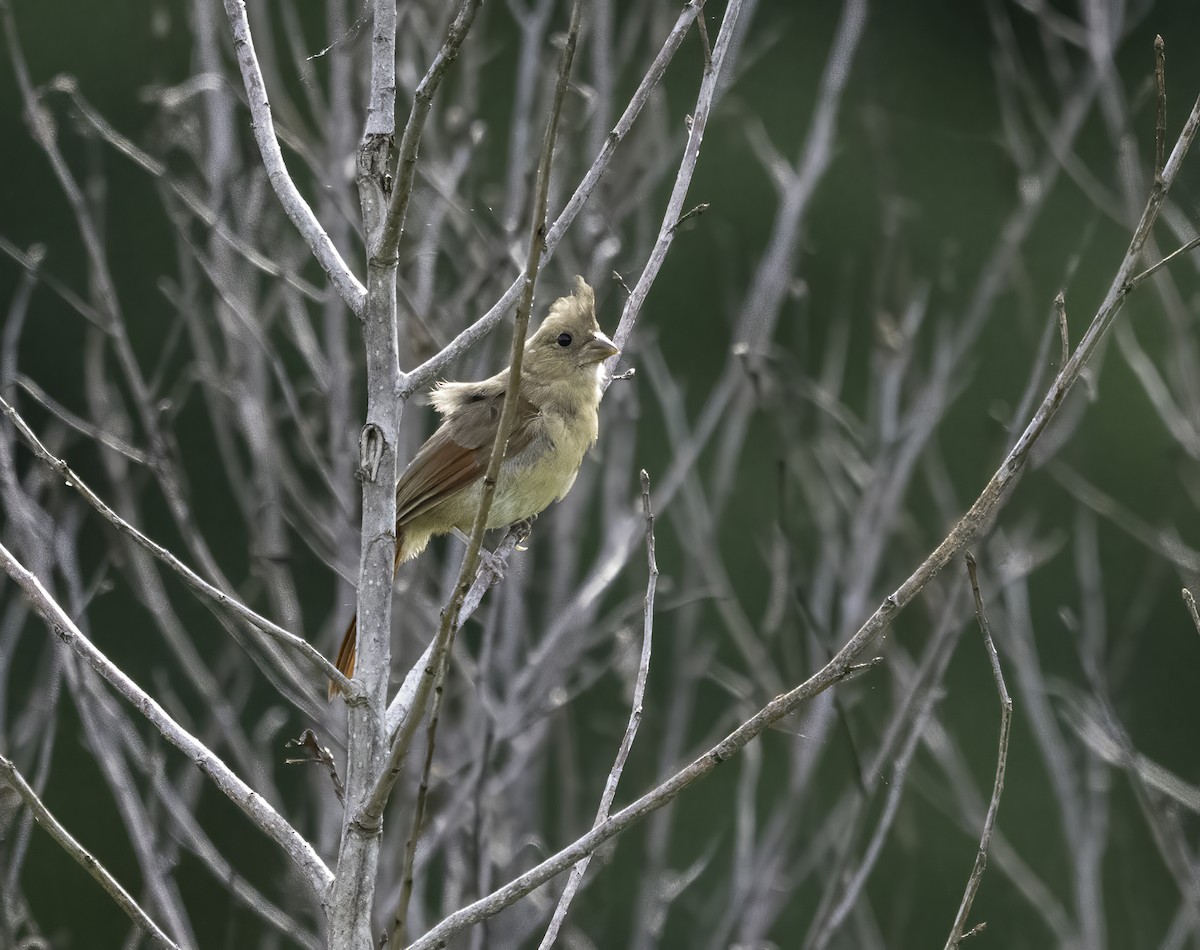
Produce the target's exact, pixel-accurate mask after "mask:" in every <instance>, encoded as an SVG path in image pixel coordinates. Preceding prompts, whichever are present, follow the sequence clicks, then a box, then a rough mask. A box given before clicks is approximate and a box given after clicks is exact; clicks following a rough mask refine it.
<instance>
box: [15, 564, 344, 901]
mask: <svg viewBox="0 0 1200 950" xmlns="http://www.w3.org/2000/svg"><path fill="white" fill-rule="evenodd" d="M0 566H2V567H3V568H4V570H5V572H6V573H7V574H8V576H9V577H11V578H12V579H13V580H14V581H16V583H17V585H18V586H19V587H20V588H21V590H23V591H24V592H25V596H26V597H27V598H28V599H29V602H30V603H31V604H32V605H33V607H34V609H35V610H37V612H38V613H39V614H40V615H41V617H42V619H43V620H45V621H46V624H47V625H48V626H49V627H50V630H51V631H52V632H53V633H54V635H55V636H56V637H58V638H59V639H60V640H61V641H62V642H63V643H65V644H66V645H67V646H68V647H70V648H71V650H73V651H74V652H75V653H76V654H78V655H79V656H80V657H82V658H83V659H84V660H85V661H86V662H87V663H88V664H89V665H90V666H91V667H92V669H94V670H95V671H96V672H97V673H99V674H100V675H101V676H102V677H104V679H105V680H107V681H108V682H109V683H110V684H111V685H112V687H113V688H114V689H116V690H117V692H119V693H120V694H121V695H122V696H124V697H125V698H126V699H127V700H128V701H129V702H131V703H132V704H133V705H134V707H136V708H137V710H138V712H140V713H141V714H142V715H143V716H145V717H146V719H147V720H148V721H149V723H150V724H151V725H152V726H154V728H155V729H157V730H158V731H159V733H161V735H162V737H163V738H164V739H166V740H167V741H168V742H169V743H171V745H173V746H175V747H176V748H177V749H179V750H180V751H181V752H183V754H184V755H186V756H187V757H188V759H189V760H191V761H192V762H193V763H194V764H195V765H196V767H197V768H198V769H200V771H201V772H203V773H204V774H205V775H207V776H208V777H209V778H210V779H212V780H213V782H214V783H215V784H216V786H217V788H219V789H220V790H221V791H222V792H223V793H224V794H225V796H226V797H227V798H229V800H230V801H232V802H233V803H234V804H235V805H237V806H238V808H240V809H241V810H242V812H243V813H244V814H245V815H246V816H247V817H248V818H249V819H250V820H251V821H252V822H253V823H254V824H255V825H256V826H257V827H258V828H260V829H261V830H262V831H263V832H264V833H265V834H266V835H267V836H268V837H269V838H271V839H272V840H273V841H275V842H276V843H277V844H278V845H279V846H280V847H281V848H283V850H284V851H285V852H287V854H288V856H289V857H290V858H291V859H292V861H293V862H294V863H295V865H296V867H297V868H298V869H299V870H300V872H301V874H302V876H303V877H304V879H305V880H306V881H307V882H308V884H309V886H310V887H311V888H312V889H313V891H314V892H315V893H316V894H317V896H318V897H320V898H322V899H323V898H324V897H325V894H326V890H327V888H328V887H329V885H330V884H332V883H333V874H332V873H330V870H329V868H328V867H326V866H325V862H324V861H322V860H321V858H320V856H319V855H318V854H317V852H316V851H315V850H313V847H312V845H310V844H309V843H308V842H307V841H306V840H305V839H304V838H303V837H302V836H301V835H300V834H299V833H298V832H297V831H296V829H295V828H293V827H292V826H291V825H290V824H289V823H288V822H287V820H286V819H285V818H284V817H283V816H282V815H280V814H279V813H278V812H277V811H275V809H274V808H272V807H271V804H270V803H269V802H268V801H267V800H266V799H265V798H263V797H262V796H261V795H259V794H258V792H256V791H254V789H252V788H251V787H250V786H249V785H247V784H246V783H245V782H243V781H242V779H241V778H240V777H238V776H237V775H236V774H235V773H234V772H233V771H232V770H230V768H229V767H228V766H227V765H226V764H225V763H224V762H222V761H221V760H220V759H219V758H217V756H216V755H215V754H214V753H213V752H212V751H211V750H210V749H209V748H208V747H207V746H205V745H204V743H202V742H201V741H200V740H199V739H197V738H196V737H195V736H193V735H192V734H191V733H190V732H188V731H187V730H186V729H184V728H183V727H182V726H181V725H179V723H177V722H176V721H175V720H174V719H172V718H171V716H169V715H168V714H167V712H166V710H164V709H163V708H162V706H160V705H159V704H158V703H157V702H155V700H154V699H152V698H151V697H150V696H149V695H148V694H147V693H145V692H144V691H143V690H142V689H141V687H139V686H138V685H137V684H136V683H134V682H133V680H131V679H130V678H129V677H128V676H126V675H125V673H124V672H123V671H122V670H121V669H120V668H119V667H117V666H116V664H114V663H113V662H112V661H111V660H110V659H109V658H108V657H107V656H105V655H104V654H103V653H101V652H100V650H99V649H98V648H97V647H96V646H95V644H93V643H92V642H91V641H90V640H89V639H88V638H87V637H85V636H84V635H83V634H82V633H81V632H80V630H79V628H78V627H77V626H75V623H74V622H73V621H72V620H71V618H70V617H68V616H67V614H66V612H65V611H64V610H63V609H62V607H61V606H59V604H58V602H57V601H56V600H55V599H54V598H53V597H52V596H51V594H50V593H49V591H47V590H46V588H45V587H43V586H42V582H41V581H40V580H38V578H37V577H36V576H35V575H34V574H33V573H31V572H30V571H29V570H27V569H26V568H25V566H24V565H23V564H22V563H21V562H20V561H18V560H17V559H16V558H15V557H14V556H13V555H12V553H11V552H10V551H9V550H8V548H6V547H4V546H3V545H0Z"/></svg>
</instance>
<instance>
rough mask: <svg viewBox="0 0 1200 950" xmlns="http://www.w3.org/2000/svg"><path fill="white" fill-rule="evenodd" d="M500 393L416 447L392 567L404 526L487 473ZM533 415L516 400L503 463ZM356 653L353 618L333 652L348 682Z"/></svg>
mask: <svg viewBox="0 0 1200 950" xmlns="http://www.w3.org/2000/svg"><path fill="white" fill-rule="evenodd" d="M503 401H504V393H503V392H501V393H499V394H498V395H495V396H489V397H487V398H485V399H481V400H479V401H478V402H468V403H467V404H466V405H465V406H464V407H463V408H462V409H460V410H459V411H458V412H456V413H455V414H454V417H453V418H452V419H449V420H447V421H446V422H444V423H443V424H442V425H441V427H440V428H439V429H438V430H437V431H436V432H435V433H434V434H433V435H431V436H430V437H429V440H428V441H427V442H426V443H425V444H424V445H423V446H421V449H420V451H419V452H417V454H416V455H414V456H413V459H412V461H411V462H409V463H408V467H407V468H405V470H404V474H402V475H401V476H400V481H399V482H398V483H397V485H396V564H397V565H399V564H400V559H401V554H402V552H403V550H404V525H406V524H408V523H409V522H410V521H412V520H413V519H414V518H416V517H418V516H419V515H422V514H424V513H425V512H427V511H429V510H430V509H432V508H433V507H434V506H436V505H437V504H438V503H439V502H442V501H444V500H445V499H447V498H449V497H450V496H451V495H453V494H454V493H455V492H456V491H461V490H462V489H464V488H467V487H469V486H470V485H471V484H472V483H473V482H474V481H476V480H477V479H480V478H483V475H484V473H485V472H486V471H487V464H488V457H489V456H490V455H491V452H492V442H493V440H494V439H495V438H496V427H497V425H498V424H499V421H500V408H501V406H502V404H503ZM537 415H538V409H537V406H535V405H534V404H533V403H531V402H530V401H529V400H527V399H525V398H524V397H521V401H520V405H519V406H518V407H517V418H516V419H515V420H514V422H513V428H512V432H511V434H510V435H509V437H508V446H507V447H506V449H505V452H504V457H505V458H506V459H507V458H512V457H513V456H514V455H518V454H520V453H521V452H522V451H524V450H525V449H526V448H528V447H529V444H530V443H531V442H532V441H533V431H534V427H533V421H534V420H535V419H536V418H537ZM357 647H358V616H357V615H355V616H354V617H352V618H351V620H350V626H348V627H347V628H346V632H345V634H343V635H342V645H341V646H340V647H339V648H338V653H337V660H336V665H337V668H338V669H339V670H340V671H341V672H343V673H344V674H346V676H348V677H353V676H354V666H355V661H356V660H357V658H358V656H357V652H358V651H357ZM336 695H337V687H336V686H335V685H334V684H333V682H332V681H331V682H330V683H329V698H330V699H331V700H332V699H333V697H334V696H336Z"/></svg>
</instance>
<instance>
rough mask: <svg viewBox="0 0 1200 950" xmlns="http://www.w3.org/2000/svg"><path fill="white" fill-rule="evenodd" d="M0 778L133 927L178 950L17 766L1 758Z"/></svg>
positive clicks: (164, 945)
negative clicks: (45, 802)
mask: <svg viewBox="0 0 1200 950" xmlns="http://www.w3.org/2000/svg"><path fill="white" fill-rule="evenodd" d="M0 777H3V779H4V781H5V782H6V783H7V784H8V785H9V787H11V788H12V789H13V790H14V791H15V792H16V793H17V794H18V795H20V796H21V799H22V801H24V802H25V804H26V805H27V806H28V808H29V810H30V811H31V812H33V815H34V817H35V818H36V819H37V820H38V824H40V825H41V826H42V827H43V828H45V829H46V831H47V833H48V834H49V835H50V837H52V838H53V839H54V840H55V841H57V842H58V843H59V844H60V845H62V847H63V850H64V851H66V852H67V854H69V855H70V856H71V857H72V858H74V859H75V860H76V861H77V862H78V863H79V864H80V866H82V867H83V869H84V870H85V871H87V872H88V874H90V875H91V876H92V877H94V878H95V879H96V881H97V882H98V883H99V884H100V886H101V887H102V888H104V890H106V891H107V892H108V894H109V896H110V897H112V899H113V900H114V901H116V904H117V906H118V907H120V908H121V910H123V911H124V912H125V914H126V916H128V917H129V919H130V920H132V921H133V924H134V926H135V927H137V928H138V929H139V930H141V931H143V932H144V933H145V934H146V935H147V936H148V937H149V938H150V939H151V940H152V941H154V943H155V944H157V945H158V946H160V947H170V948H172V950H179V946H178V944H176V943H175V941H173V940H172V939H171V938H170V937H168V936H167V935H166V934H165V933H163V932H162V930H161V929H159V926H158V924H156V923H155V922H154V921H153V920H151V919H150V915H149V914H147V913H146V912H145V911H144V910H142V908H141V907H140V906H139V905H138V903H137V901H135V900H134V899H133V898H132V897H131V896H130V894H129V892H128V891H126V890H125V888H123V887H122V886H121V885H120V884H119V883H118V881H117V879H116V878H115V877H113V876H112V875H111V874H110V873H109V872H108V869H107V868H105V866H104V865H103V864H101V863H100V862H99V861H97V860H96V858H95V857H94V856H93V855H92V853H91V852H90V851H88V849H87V848H85V847H84V846H83V845H81V844H80V843H79V842H78V841H76V840H75V838H74V837H73V836H72V834H71V833H70V832H69V831H67V829H66V828H64V827H63V826H62V825H61V824H59V822H58V820H57V819H56V818H55V817H54V815H52V814H51V813H50V810H49V809H48V808H47V807H46V806H45V805H44V804H43V803H42V800H41V799H40V798H38V796H37V793H36V792H34V790H33V789H32V788H30V787H29V783H28V782H26V781H25V779H24V777H23V776H22V775H21V773H20V772H18V771H17V767H16V766H15V765H13V764H12V762H10V761H9V760H8V759H6V758H4V756H0Z"/></svg>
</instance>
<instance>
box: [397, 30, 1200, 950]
mask: <svg viewBox="0 0 1200 950" xmlns="http://www.w3.org/2000/svg"><path fill="white" fill-rule="evenodd" d="M718 46H720V40H718ZM1197 131H1200V98H1198V99H1197V100H1196V103H1195V105H1194V106H1193V108H1192V112H1191V115H1190V116H1189V117H1188V121H1187V123H1186V124H1185V125H1184V128H1183V131H1182V132H1181V133H1180V136H1179V139H1178V140H1177V142H1176V144H1175V147H1174V149H1172V151H1171V156H1170V158H1169V159H1168V160H1167V163H1166V165H1165V166H1164V168H1163V175H1162V180H1161V181H1159V182H1156V183H1155V185H1154V187H1153V188H1152V189H1151V193H1150V198H1149V200H1148V201H1147V203H1146V207H1145V209H1144V211H1143V212H1142V217H1141V219H1140V220H1139V222H1138V225H1137V227H1136V229H1135V230H1134V234H1133V237H1132V239H1131V240H1130V243H1129V247H1128V249H1127V250H1126V253H1125V256H1124V258H1123V259H1122V261H1121V264H1120V266H1119V267H1118V269H1117V273H1116V276H1115V277H1114V279H1113V283H1112V285H1111V286H1110V288H1109V292H1108V294H1107V295H1106V297H1105V299H1104V302H1103V303H1102V304H1101V306H1100V308H1099V310H1098V311H1097V313H1096V315H1095V317H1094V318H1093V320H1092V322H1091V324H1090V325H1089V327H1088V329H1087V332H1086V333H1084V335H1083V338H1082V339H1081V340H1080V343H1079V345H1078V347H1076V349H1075V352H1074V354H1073V355H1072V356H1071V359H1070V360H1068V361H1067V363H1066V365H1065V366H1063V368H1062V369H1061V370H1060V372H1059V374H1058V376H1057V377H1056V378H1055V380H1054V382H1053V383H1052V384H1051V386H1050V389H1049V391H1048V392H1047V394H1046V397H1045V399H1044V400H1043V401H1042V403H1041V405H1040V406H1039V407H1038V409H1037V411H1036V412H1035V413H1034V416H1033V419H1032V420H1031V421H1030V423H1029V425H1028V426H1027V427H1026V429H1025V431H1024V433H1022V435H1021V437H1020V438H1019V439H1018V440H1017V442H1016V444H1015V445H1014V446H1013V448H1012V449H1011V451H1010V452H1009V453H1008V454H1007V455H1006V457H1005V459H1004V461H1003V462H1002V463H1001V465H1000V467H999V468H998V469H997V470H996V472H995V473H994V474H993V475H992V477H991V478H990V479H989V480H988V482H987V484H986V485H985V486H984V489H983V491H982V492H981V493H980V495H979V497H978V498H976V500H975V502H974V503H973V504H972V505H971V507H970V508H969V509H968V510H967V512H966V514H964V515H963V517H962V518H961V519H960V520H959V522H958V524H956V525H955V526H954V528H953V529H952V530H951V531H950V533H949V534H948V535H947V536H946V537H945V539H944V540H943V541H942V542H941V544H939V545H938V546H937V548H936V549H934V551H932V552H931V553H930V555H929V556H928V557H927V558H926V559H925V560H924V561H923V562H922V563H921V565H920V566H919V567H918V568H917V569H916V570H915V571H914V572H913V573H912V574H910V575H909V577H908V578H907V579H906V580H905V581H904V582H903V583H902V584H901V585H900V586H899V587H898V588H897V589H896V590H895V591H894V592H893V593H892V594H890V595H889V596H888V597H886V598H885V599H884V601H883V603H881V604H880V605H879V606H878V607H877V608H876V609H875V611H874V613H872V614H871V616H870V617H868V618H867V620H866V622H865V623H864V624H863V625H862V626H861V627H860V628H859V629H858V631H857V632H856V633H855V634H854V635H853V636H852V637H851V638H850V639H849V640H848V641H847V642H846V644H845V645H844V646H843V647H842V648H841V649H840V650H839V651H838V652H837V653H836V654H835V655H834V657H833V659H832V660H830V662H829V663H827V664H826V665H825V666H824V667H822V668H821V669H820V670H819V671H817V672H816V673H815V674H813V675H812V676H811V677H809V678H808V679H807V680H805V681H804V682H803V683H801V684H800V685H798V686H796V687H795V688H794V689H792V690H791V691H789V692H787V693H784V694H783V695H781V696H777V697H775V699H773V700H772V701H771V702H769V703H768V704H767V705H765V706H763V707H762V708H761V709H760V710H759V711H758V712H757V713H756V714H755V715H754V716H752V717H751V718H750V719H748V720H746V721H745V722H744V723H742V724H741V725H740V726H738V728H737V729H735V730H734V731H733V732H731V733H730V734H729V735H727V736H726V737H725V738H724V739H722V740H721V741H720V742H719V743H717V744H716V745H715V746H714V747H713V748H712V749H710V750H709V751H708V752H706V753H705V754H704V755H702V756H700V757H699V758H697V759H695V760H693V761H692V762H691V763H689V764H688V765H687V766H685V767H684V768H682V769H680V770H679V771H678V772H676V773H675V774H674V775H672V776H670V777H669V778H667V779H666V780H665V781H663V782H662V783H660V784H659V785H657V786H656V787H655V788H653V789H651V790H650V791H649V792H647V793H646V794H644V795H642V796H641V797H640V798H639V799H637V800H636V801H634V802H633V803H632V804H630V805H628V806H626V807H625V808H623V809H622V810H621V811H619V812H618V813H617V814H616V815H614V816H613V817H612V818H610V819H609V820H608V821H606V822H605V823H604V824H603V825H602V826H601V827H599V828H595V829H593V830H591V831H589V832H588V833H587V834H585V835H583V836H582V837H580V838H578V839H577V840H576V841H575V842H573V843H572V844H570V845H568V846H567V847H566V848H563V849H562V850H561V851H559V852H558V853H557V854H554V855H552V856H550V857H549V858H547V859H546V860H544V861H542V862H541V863H540V864H538V865H537V866H536V867H534V868H531V869H530V870H529V871H526V872H525V873H524V874H522V875H520V876H519V877H517V878H515V879H514V880H512V881H510V882H509V883H508V884H506V885H504V886H503V887H501V888H499V889H497V890H495V891H493V892H492V893H491V894H489V895H487V896H485V897H483V898H480V899H479V900H477V901H475V902H474V903H473V904H470V905H468V906H467V907H464V908H462V909H461V910H458V911H456V912H455V913H453V914H451V915H450V916H449V917H446V918H445V919H444V920H442V921H441V923H439V924H438V925H437V926H436V927H434V928H433V929H432V930H430V931H429V932H428V933H426V934H425V935H424V936H423V937H421V939H420V940H417V941H415V942H414V943H413V944H412V945H411V947H410V950H430V948H434V947H445V946H446V945H447V942H448V941H449V939H450V938H451V937H452V936H454V935H455V934H457V933H459V932H461V931H462V930H464V929H466V928H467V927H470V926H471V925H473V924H475V923H477V922H479V921H481V920H484V919H486V918H488V917H491V916H493V915H494V914H497V913H499V912H500V911H501V910H503V909H504V908H505V907H508V906H510V905H511V904H513V903H515V902H516V901H518V900H520V899H521V898H522V897H524V896H525V895H526V894H528V893H529V892H530V891H532V890H534V889H535V888H537V887H539V886H541V885H542V884H544V883H545V882H546V881H548V880H550V879H551V878H553V877H555V876H556V875H558V874H560V873H562V872H563V871H565V870H566V869H567V868H569V867H572V866H573V865H574V864H575V863H576V862H578V861H579V860H581V859H582V858H583V857H584V856H585V855H586V854H590V853H591V852H592V851H594V850H595V849H596V848H597V847H599V846H600V845H601V844H603V843H604V842H605V841H608V840H609V839H610V838H613V837H614V836H616V835H618V834H620V833H621V832H623V831H624V830H625V829H627V828H629V827H630V826H632V825H634V824H636V823H637V822H638V821H640V820H641V819H642V818H644V817H645V816H646V815H648V814H650V813H651V812H653V811H655V810H657V809H659V808H661V807H662V806H663V805H666V804H667V803H669V802H670V801H672V800H674V798H675V797H676V796H677V795H678V794H679V793H680V792H681V791H682V790H683V789H684V788H686V787H688V786H689V785H691V784H692V783H694V782H696V781H698V780H699V779H701V778H703V777H704V776H706V775H708V774H709V773H711V772H712V771H713V770H714V769H716V767H717V766H718V765H720V764H721V763H722V762H724V761H725V760H726V759H728V758H729V757H730V756H732V755H734V754H735V753H736V752H737V751H738V750H740V749H741V748H743V747H744V746H745V745H746V744H747V743H748V742H750V741H751V740H752V739H754V738H755V737H756V736H758V735H760V734H761V733H762V732H764V731H765V730H766V729H768V728H770V727H771V726H772V725H774V724H775V723H776V722H778V721H779V720H780V719H782V718H783V717H785V716H787V715H789V714H790V713H791V712H793V711H794V710H796V709H797V708H799V707H800V706H801V705H802V704H803V703H805V702H807V701H808V700H809V699H811V698H812V697H813V696H816V695H818V694H819V693H821V692H823V691H824V690H826V689H828V688H829V687H830V686H831V685H833V684H834V683H835V682H837V680H838V679H839V678H840V677H841V676H843V675H844V674H845V672H846V670H847V669H848V668H849V666H850V665H851V664H853V663H854V662H856V661H857V660H858V658H859V657H860V656H861V655H862V654H863V653H864V652H865V651H866V650H867V649H868V647H870V646H871V645H872V644H874V643H875V642H876V640H877V639H878V638H879V636H880V635H881V634H882V633H883V631H884V630H886V629H887V628H888V627H889V626H890V625H891V623H892V621H893V620H894V619H895V617H896V615H897V614H898V613H899V612H900V611H901V610H903V609H904V607H906V606H907V605H908V604H909V603H910V602H911V601H912V600H913V598H914V597H916V595H917V594H918V593H919V592H920V591H921V590H922V589H924V587H925V586H926V584H928V583H929V581H930V580H932V579H933V577H934V576H935V575H936V574H937V573H938V572H939V571H941V569H942V568H943V567H945V566H946V564H947V563H949V562H950V561H951V560H952V559H953V558H955V557H956V556H957V555H958V554H959V553H961V552H962V551H963V550H964V549H965V548H966V546H967V545H968V544H969V543H970V542H971V541H972V540H973V539H974V538H976V537H977V536H978V535H979V534H980V532H982V531H983V530H984V528H985V527H986V526H987V525H989V524H990V523H991V521H992V518H993V517H994V516H995V514H996V513H997V511H998V510H999V509H1000V507H1001V506H1002V503H1003V502H1004V501H1005V500H1006V499H1007V498H1008V495H1009V493H1010V491H1011V490H1012V488H1013V487H1014V486H1015V485H1016V483H1017V482H1018V481H1019V479H1020V475H1021V473H1022V472H1023V470H1024V467H1025V463H1026V461H1027V459H1028V456H1029V452H1030V450H1031V449H1032V448H1033V445H1034V444H1035V443H1036V442H1037V440H1038V438H1039V437H1040V436H1041V434H1042V432H1044V431H1045V429H1046V427H1047V426H1048V425H1049V424H1050V422H1051V420H1052V419H1053V418H1054V417H1055V416H1056V414H1057V412H1058V409H1059V407H1060V406H1061V405H1062V403H1063V401H1064V400H1065V398H1066V395H1067V393H1068V392H1069V391H1070V389H1071V387H1072V386H1073V385H1074V383H1075V382H1076V381H1077V380H1078V378H1079V376H1080V374H1081V373H1082V371H1083V367H1084V366H1085V365H1086V364H1087V361H1088V360H1089V359H1090V357H1091V355H1092V353H1093V352H1094V351H1095V349H1096V347H1097V346H1098V345H1099V342H1100V340H1101V339H1102V338H1103V336H1104V334H1105V333H1106V332H1107V331H1108V329H1109V327H1110V326H1111V325H1112V322H1113V320H1115V319H1116V316H1117V314H1118V313H1119V311H1120V309H1121V305H1122V304H1123V303H1124V302H1125V298H1126V296H1127V295H1128V293H1129V291H1128V280H1129V277H1130V276H1131V275H1132V273H1133V269H1134V267H1135V266H1136V265H1137V262H1138V260H1139V259H1140V257H1141V254H1142V249H1143V248H1144V246H1145V243H1146V240H1147V239H1148V238H1149V236H1150V232H1151V230H1152V228H1153V226H1154V223H1155V221H1157V219H1158V214H1159V211H1160V210H1161V208H1162V204H1163V201H1164V199H1165V197H1166V194H1167V191H1168V190H1169V189H1170V186H1171V183H1172V182H1173V181H1174V180H1175V176H1176V175H1177V174H1178V172H1179V169H1180V166H1181V165H1182V163H1183V159H1184V157H1185V156H1186V155H1187V152H1188V150H1189V149H1190V147H1191V145H1192V142H1193V140H1194V139H1195V137H1196V134H1197Z"/></svg>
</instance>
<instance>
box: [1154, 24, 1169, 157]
mask: <svg viewBox="0 0 1200 950" xmlns="http://www.w3.org/2000/svg"><path fill="white" fill-rule="evenodd" d="M1166 67H1167V49H1166V44H1165V43H1164V42H1163V38H1162V36H1161V35H1158V36H1155V37H1154V90H1155V93H1156V95H1155V101H1156V105H1157V108H1156V109H1155V111H1154V178H1155V180H1157V179H1158V178H1159V177H1160V176H1161V175H1162V170H1163V159H1164V158H1165V157H1166V154H1165V153H1166V142H1167V75H1166V72H1167V69H1166Z"/></svg>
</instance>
